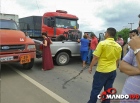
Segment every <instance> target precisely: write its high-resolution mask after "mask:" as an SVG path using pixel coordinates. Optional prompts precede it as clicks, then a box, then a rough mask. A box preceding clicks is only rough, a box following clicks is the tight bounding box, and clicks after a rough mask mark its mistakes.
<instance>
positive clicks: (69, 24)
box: [56, 18, 77, 28]
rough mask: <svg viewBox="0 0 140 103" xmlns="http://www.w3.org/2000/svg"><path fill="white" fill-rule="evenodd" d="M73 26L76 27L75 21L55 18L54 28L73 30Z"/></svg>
mask: <svg viewBox="0 0 140 103" xmlns="http://www.w3.org/2000/svg"><path fill="white" fill-rule="evenodd" d="M75 26H77V20H72V19H63V18H56V27H59V28H74V27H75Z"/></svg>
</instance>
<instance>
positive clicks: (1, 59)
mask: <svg viewBox="0 0 140 103" xmlns="http://www.w3.org/2000/svg"><path fill="white" fill-rule="evenodd" d="M13 59H14V58H13V56H10V57H1V58H0V61H1V62H5V61H11V60H13Z"/></svg>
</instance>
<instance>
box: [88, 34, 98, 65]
mask: <svg viewBox="0 0 140 103" xmlns="http://www.w3.org/2000/svg"><path fill="white" fill-rule="evenodd" d="M90 37H91V42H90V48H89V52H88V60H87V64H90V62H91V57H92V56H93V54H92V53H93V52H94V50H95V49H96V46H97V44H98V39H97V38H96V36H95V34H94V33H93V32H91V35H90Z"/></svg>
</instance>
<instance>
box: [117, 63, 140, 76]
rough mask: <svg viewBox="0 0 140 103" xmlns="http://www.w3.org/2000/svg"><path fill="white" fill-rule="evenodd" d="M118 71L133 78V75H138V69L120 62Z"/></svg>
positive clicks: (139, 73) (139, 72)
mask: <svg viewBox="0 0 140 103" xmlns="http://www.w3.org/2000/svg"><path fill="white" fill-rule="evenodd" d="M119 69H120V71H121V72H123V73H125V74H127V75H129V76H134V75H140V69H138V68H136V67H134V66H132V65H130V64H129V63H127V62H125V61H124V60H122V61H121V62H120V67H119Z"/></svg>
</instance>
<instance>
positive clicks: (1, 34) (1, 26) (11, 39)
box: [0, 19, 36, 69]
mask: <svg viewBox="0 0 140 103" xmlns="http://www.w3.org/2000/svg"><path fill="white" fill-rule="evenodd" d="M35 57H36V49H35V43H34V41H33V40H32V39H31V38H28V37H26V35H25V33H24V32H22V31H20V30H18V26H17V24H16V22H15V21H13V20H6V19H0V62H1V63H9V62H20V64H22V65H23V68H24V69H31V68H32V67H33V64H34V58H35Z"/></svg>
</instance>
